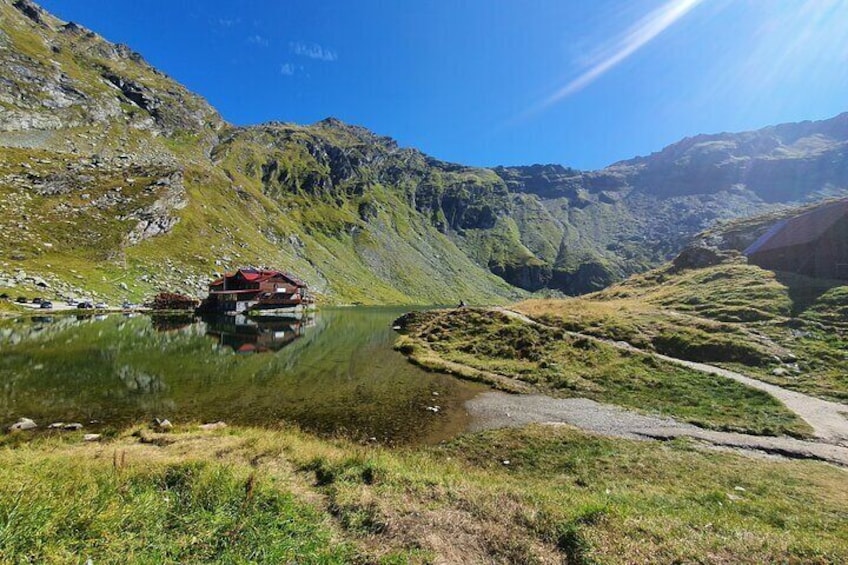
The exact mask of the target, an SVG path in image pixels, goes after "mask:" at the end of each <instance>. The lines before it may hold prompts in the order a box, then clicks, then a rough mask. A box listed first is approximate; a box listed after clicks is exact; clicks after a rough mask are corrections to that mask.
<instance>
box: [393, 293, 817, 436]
mask: <svg viewBox="0 0 848 565" xmlns="http://www.w3.org/2000/svg"><path fill="white" fill-rule="evenodd" d="M411 319H412V320H413V321H412V323H411V324H409V326H408V328H407V329H408V332H409V333H408V335H407V336H405V338H404V339H403V340H402V341H401V342H400V344H399V345H398V347H399V349H400V350H401V351H404V352H405V353H407V354H408V355H410V356H412V357H414V358H416V359H417V360H418V362H419V363H421V364H423V365H425V366H430V367H431V368H433V369H445V365H446V364H448V365H450V364H453V365H459V366H464V367H468V368H470V369H471V373H472V374H471V376H472V377H477V378H478V379H480V380H486V379H485V376H486V375H494V376H495V378H493V379H490V380H491V382H492V384H495V385H498V384H499V383H500V382H502V381H507V382H509V381H510V380H511V381H513V382H519V383H522V384H525V383H526V384H527V385H530V386H531V387H533V388H534V389H535V390H540V391H544V392H546V393H548V394H551V395H554V396H564V397H586V398H591V399H594V400H597V401H599V402H608V403H613V404H619V405H621V406H626V407H629V408H632V409H636V410H642V411H646V412H651V413H657V414H662V415H666V416H673V417H675V418H678V419H680V420H685V421H687V422H691V423H694V424H697V425H699V426H702V427H707V428H712V429H719V430H732V431H741V432H745V433H753V434H761V435H780V434H790V435H795V436H805V435H808V434H809V433H810V428H809V426H807V425H806V424H805V423H804V422H803V421H802V420H800V419H799V418H797V417H796V416H795V415H794V414H792V413H791V412H790V411H788V410H787V409H786V408H785V407H784V406H783V405H782V404H780V403H779V402H778V401H776V400H774V399H773V398H772V397H771V396H769V395H768V394H766V393H764V392H761V391H757V390H754V389H752V388H749V387H746V386H744V385H742V384H739V383H736V382H734V381H731V380H730V379H725V378H722V377H718V376H714V375H707V374H705V373H701V372H697V371H693V370H690V369H686V368H683V367H679V366H677V365H674V364H671V363H667V362H664V361H660V360H658V359H656V358H654V357H653V356H651V355H648V354H644V353H639V352H632V351H623V350H621V349H618V348H616V347H613V346H612V345H608V344H605V343H599V342H597V341H594V340H590V339H587V338H578V337H571V336H570V335H568V334H566V333H564V332H563V331H561V330H558V329H552V328H547V327H539V326H532V325H530V324H527V323H526V322H523V321H521V320H518V319H515V318H511V317H508V316H506V315H505V314H502V313H499V312H493V311H486V310H474V309H459V310H453V311H438V312H427V313H419V314H417V315H415V316H414V317H413V318H411ZM440 363H441V364H440ZM459 373H460V374H462V372H461V371H459Z"/></svg>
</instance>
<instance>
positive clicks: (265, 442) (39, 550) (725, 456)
mask: <svg viewBox="0 0 848 565" xmlns="http://www.w3.org/2000/svg"><path fill="white" fill-rule="evenodd" d="M80 440H81V438H80V437H79V436H78V435H76V434H68V435H64V436H60V437H40V438H38V439H34V440H31V441H29V440H23V441H22V436H19V435H13V436H6V437H5V438H3V445H2V447H0V562H2V563H22V562H39V563H82V562H84V561H85V560H86V559H89V558H90V559H91V560H92V561H93V562H94V563H118V562H121V563H126V562H132V563H197V562H212V561H214V562H220V563H246V562H259V563H280V562H298V563H429V562H500V563H561V562H563V561H565V562H568V563H625V562H627V563H656V562H702V563H764V562H799V563H800V562H809V563H837V562H844V561H845V560H846V559H848V541H846V540H848V512H846V508H848V493H846V490H845V489H844V488H843V487H844V485H845V479H846V475H845V471H844V470H842V469H837V468H833V467H830V466H827V465H824V464H819V463H813V462H789V461H773V460H766V459H750V458H745V457H741V456H737V455H733V454H729V453H721V452H715V451H703V450H700V449H696V448H695V447H694V446H693V445H692V444H690V443H687V442H681V441H674V442H667V443H655V442H637V441H629V440H610V439H603V438H599V437H595V436H592V435H587V434H583V433H581V432H578V431H576V430H574V429H571V428H567V427H561V428H542V427H529V428H526V429H523V430H501V431H494V432H487V433H483V434H472V435H466V436H462V437H460V438H459V439H457V440H455V441H453V442H451V443H448V444H443V445H439V446H435V447H425V448H417V449H411V448H410V449H406V450H390V449H386V448H382V447H379V446H376V445H357V444H351V443H345V442H341V441H326V440H318V439H315V438H314V437H312V436H309V435H306V434H303V433H301V432H298V431H294V430H279V431H268V430H258V429H234V428H228V429H225V430H220V431H217V432H197V431H191V430H189V429H188V428H184V429H182V430H180V431H177V432H175V433H171V434H165V435H159V434H152V433H150V432H147V431H144V430H141V429H138V430H135V432H134V433H131V432H127V433H125V434H122V435H120V436H118V437H115V438H112V439H109V440H107V441H104V442H103V443H83V442H81V441H80Z"/></svg>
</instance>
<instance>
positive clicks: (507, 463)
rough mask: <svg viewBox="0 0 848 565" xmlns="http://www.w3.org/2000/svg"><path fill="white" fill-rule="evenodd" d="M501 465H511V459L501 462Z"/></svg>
mask: <svg viewBox="0 0 848 565" xmlns="http://www.w3.org/2000/svg"><path fill="white" fill-rule="evenodd" d="M501 463H503V464H504V465H509V459H504V460H503V461H501Z"/></svg>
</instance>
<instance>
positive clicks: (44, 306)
mask: <svg viewBox="0 0 848 565" xmlns="http://www.w3.org/2000/svg"><path fill="white" fill-rule="evenodd" d="M38 307H39V308H41V309H42V310H48V309H52V308H53V303H52V302H50V301H49V300H42V301H41V304H40V305H39V306H38Z"/></svg>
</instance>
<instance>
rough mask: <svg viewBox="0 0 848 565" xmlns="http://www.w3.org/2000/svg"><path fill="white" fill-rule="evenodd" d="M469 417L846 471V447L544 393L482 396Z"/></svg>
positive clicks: (475, 421)
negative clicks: (679, 443) (703, 445)
mask: <svg viewBox="0 0 848 565" xmlns="http://www.w3.org/2000/svg"><path fill="white" fill-rule="evenodd" d="M465 407H466V409H467V410H468V412H469V413H470V414H471V417H472V424H471V430H472V431H479V430H484V429H493V428H504V427H520V426H524V425H527V424H531V423H539V424H548V425H557V424H569V425H572V426H575V427H577V428H580V429H582V430H586V431H590V432H594V433H598V434H602V435H605V436H612V437H623V438H630V439H659V440H668V439H674V438H678V437H690V438H693V439H697V440H701V441H705V442H707V443H710V444H712V445H715V446H720V447H727V448H735V449H742V450H748V451H750V450H756V451H758V452H764V453H769V454H773V455H780V456H783V457H791V458H796V459H799V458H800V459H819V460H821V461H828V462H830V463H835V464H837V465H843V466H848V447H843V446H840V445H833V444H829V443H821V442H816V441H803V440H799V439H793V438H789V437H768V436H753V435H747V434H737V433H730V432H718V431H713V430H705V429H703V428H699V427H697V426H694V425H692V424H685V423H683V422H678V421H677V420H673V419H671V418H663V417H661V416H649V415H646V414H638V413H636V412H632V411H630V410H626V409H624V408H620V407H618V406H613V405H611V404H601V403H599V402H595V401H594V400H589V399H587V398H552V397H550V396H545V395H543V394H507V393H504V392H497V391H492V392H486V393H483V394H481V395H478V396H476V397H474V398H473V399H471V400H469V401H468V402H466V403H465Z"/></svg>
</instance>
